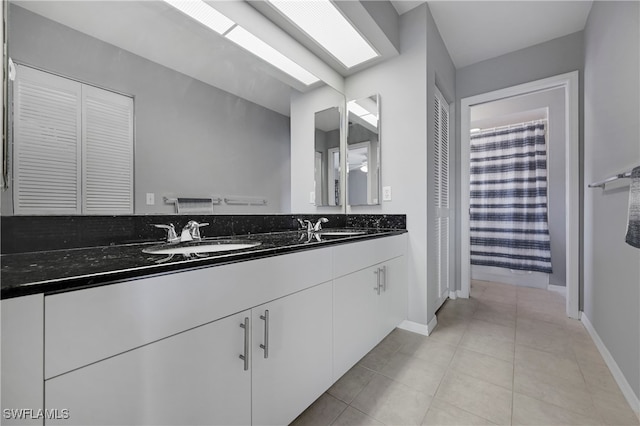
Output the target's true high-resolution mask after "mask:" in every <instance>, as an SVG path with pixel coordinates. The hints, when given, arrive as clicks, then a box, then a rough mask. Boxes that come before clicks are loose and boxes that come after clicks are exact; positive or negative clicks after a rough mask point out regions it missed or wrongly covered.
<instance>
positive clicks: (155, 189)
mask: <svg viewBox="0 0 640 426" xmlns="http://www.w3.org/2000/svg"><path fill="white" fill-rule="evenodd" d="M7 28H8V44H7V45H8V49H9V52H8V54H9V56H10V57H11V58H12V60H13V61H14V62H15V63H16V64H18V67H19V66H25V67H30V68H33V69H36V70H40V71H43V72H46V73H50V74H51V75H54V76H56V77H61V78H63V79H66V80H69V81H72V82H74V83H80V84H82V85H86V86H87V87H88V86H90V87H95V88H97V89H100V90H105V91H107V92H113V93H117V94H120V95H123V96H124V97H127V98H129V99H132V100H133V117H134V145H133V146H134V148H133V150H134V151H133V159H132V162H133V164H132V170H131V173H130V174H131V176H133V177H135V182H133V195H132V197H133V205H134V210H133V212H134V214H172V213H175V212H176V206H175V205H174V204H172V203H167V202H165V201H164V200H165V199H176V198H180V197H186V198H190V199H192V198H193V199H195V198H199V199H202V198H209V199H213V200H222V201H221V202H219V203H218V204H215V205H214V206H213V212H214V213H221V214H236V213H251V214H264V213H288V212H289V211H290V209H291V205H290V200H291V166H290V163H291V158H290V157H291V147H290V138H291V136H290V135H291V131H290V126H291V124H290V99H291V95H292V93H295V91H296V90H300V89H299V88H298V87H296V85H295V84H292V83H291V82H290V81H287V78H286V76H284V77H283V76H282V75H281V74H282V73H281V72H279V71H278V70H277V69H275V68H273V67H271V66H270V65H269V64H267V63H266V62H263V61H261V60H259V59H258V58H257V57H255V56H253V55H251V54H249V53H248V52H246V51H244V50H243V49H242V48H240V47H239V46H237V45H235V44H234V43H232V42H230V41H228V40H226V39H224V38H223V37H221V36H220V35H218V34H216V33H214V32H212V31H210V30H208V29H206V28H205V27H203V26H202V25H200V24H199V23H197V22H195V21H193V20H192V19H190V18H188V17H187V16H186V15H184V14H182V13H181V12H179V11H177V10H175V9H174V8H172V7H171V6H169V5H168V4H166V3H165V2H157V1H153V2H150V1H127V2H109V1H79V2H65V1H46V2H44V1H43V2H38V1H15V2H14V1H12V2H11V3H10V4H9V13H8V18H7ZM12 85H13V86H12ZM10 86H11V88H12V90H13V89H15V85H14V82H12V83H11V84H10ZM83 87H84V86H83ZM14 91H15V90H14ZM14 95H15V93H14ZM80 108H81V107H80ZM78 128H79V129H80V127H78ZM77 132H79V133H82V129H80V130H77ZM78 146H79V147H82V146H83V145H82V143H80V142H78ZM10 148H11V146H10ZM76 152H81V151H80V150H79V149H78V150H77V151H76ZM8 156H9V158H10V159H12V161H10V164H12V165H13V164H15V161H13V156H14V152H13V151H10V152H9V153H8ZM78 167H80V168H79V169H78V170H80V171H79V172H78V173H79V176H82V173H83V172H84V170H83V169H81V167H82V166H78ZM107 167H108V166H107ZM9 170H10V172H11V175H12V176H15V175H14V174H13V170H11V168H10V169H9ZM9 183H10V185H9V190H7V191H4V192H3V193H2V214H3V215H11V214H14V213H15V209H14V195H15V192H16V191H15V189H16V185H15V183H16V182H13V181H10V182H9ZM73 185H75V187H76V188H82V185H83V182H81V181H78V182H74V183H73ZM78 191H81V190H78ZM87 198H88V197H87ZM227 199H230V200H235V201H237V202H235V203H227V202H225V201H224V200H227ZM327 199H328V197H327ZM256 200H258V201H259V202H256ZM262 200H265V202H264V203H262ZM74 202H76V205H77V206H82V203H83V201H82V200H80V201H78V200H74ZM77 209H78V210H77V211H76V213H70V214H104V213H101V212H100V211H95V212H88V211H86V210H85V209H82V208H81V207H77ZM18 214H69V213H68V212H60V211H56V210H53V211H43V212H41V213H38V212H36V211H29V212H27V210H24V212H23V213H20V211H18ZM114 214H119V213H114Z"/></svg>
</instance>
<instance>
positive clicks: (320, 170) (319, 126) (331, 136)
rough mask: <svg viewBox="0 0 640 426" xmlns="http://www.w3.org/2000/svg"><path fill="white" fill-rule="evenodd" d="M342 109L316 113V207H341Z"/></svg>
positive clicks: (330, 109)
mask: <svg viewBox="0 0 640 426" xmlns="http://www.w3.org/2000/svg"><path fill="white" fill-rule="evenodd" d="M340 112H341V111H340V107H337V106H335V107H332V108H328V109H325V110H323V111H318V112H316V113H315V144H314V147H315V149H314V153H315V162H314V180H315V194H316V195H315V205H316V206H339V205H340Z"/></svg>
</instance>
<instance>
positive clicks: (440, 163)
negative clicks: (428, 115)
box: [434, 89, 451, 307]
mask: <svg viewBox="0 0 640 426" xmlns="http://www.w3.org/2000/svg"><path fill="white" fill-rule="evenodd" d="M434 118H435V138H434V141H435V142H434V144H435V146H434V173H435V191H434V197H435V206H436V216H435V221H436V223H435V228H436V236H437V282H438V290H439V292H438V295H439V299H438V304H437V306H438V307H440V306H441V305H442V304H443V303H444V302H445V301H446V300H447V297H448V296H449V291H450V283H451V256H450V240H449V235H450V232H449V231H450V215H451V210H450V205H449V105H448V104H447V102H446V101H445V100H444V97H443V96H442V94H441V93H440V92H439V91H437V89H436V96H435V105H434Z"/></svg>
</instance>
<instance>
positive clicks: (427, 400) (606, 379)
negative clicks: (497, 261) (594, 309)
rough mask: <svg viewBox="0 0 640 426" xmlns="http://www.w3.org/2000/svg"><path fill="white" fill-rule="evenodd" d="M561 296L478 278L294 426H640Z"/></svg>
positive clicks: (400, 334)
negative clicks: (427, 332) (433, 320)
mask: <svg viewBox="0 0 640 426" xmlns="http://www.w3.org/2000/svg"><path fill="white" fill-rule="evenodd" d="M564 306H565V301H564V298H563V296H561V295H560V294H558V293H553V292H549V291H546V290H540V289H533V288H526V287H514V286H510V285H505V284H498V283H490V282H485V281H474V282H473V283H472V286H471V298H470V299H457V300H449V301H447V302H446V303H445V305H444V306H443V307H442V309H440V311H439V312H438V326H437V327H436V329H435V330H434V332H433V333H432V334H431V336H429V337H425V336H421V335H419V334H415V333H411V332H408V331H404V330H400V329H396V330H394V331H393V332H392V333H391V334H389V335H388V336H387V337H386V338H385V339H384V340H383V341H382V342H381V343H380V344H379V345H378V346H376V347H375V348H374V349H373V350H372V351H371V352H369V353H368V354H367V355H366V356H365V357H364V358H362V360H360V362H359V363H358V364H357V365H355V366H354V367H353V368H352V369H351V370H349V371H348V372H347V373H346V374H345V375H344V376H343V377H342V378H341V379H340V380H338V382H337V383H335V384H334V385H333V386H332V387H331V389H329V390H328V391H327V392H326V393H324V394H323V395H322V396H321V397H320V398H318V400H317V401H316V402H314V403H313V404H312V405H311V406H310V407H309V408H308V409H307V410H306V411H305V412H304V413H302V414H301V415H300V416H299V417H298V418H297V419H296V420H295V421H294V422H293V425H295V426H300V425H382V424H386V425H421V424H422V425H438V424H439V425H476V424H477V425H490V424H499V425H503V424H507V425H508V424H513V425H638V424H639V420H638V417H637V416H636V414H635V413H634V412H633V411H632V410H631V408H630V407H629V405H628V404H627V402H626V400H625V398H624V396H623V395H622V392H621V391H620V389H619V388H618V386H617V384H616V382H615V381H614V379H613V377H612V376H611V373H610V372H609V370H608V368H607V366H606V364H605V363H604V361H603V359H602V357H601V356H600V353H599V352H598V349H597V348H596V346H595V345H594V343H593V341H592V339H591V337H590V336H589V334H588V333H587V331H586V330H585V328H584V326H583V325H582V323H580V322H579V321H576V320H571V319H568V318H566V317H565V315H564V309H565V308H564Z"/></svg>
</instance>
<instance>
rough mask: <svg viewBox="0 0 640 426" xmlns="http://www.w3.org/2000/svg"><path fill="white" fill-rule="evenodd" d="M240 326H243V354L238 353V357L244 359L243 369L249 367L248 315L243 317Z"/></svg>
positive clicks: (245, 369)
mask: <svg viewBox="0 0 640 426" xmlns="http://www.w3.org/2000/svg"><path fill="white" fill-rule="evenodd" d="M240 327H241V328H244V354H242V355H240V359H241V360H243V361H244V371H247V370H248V369H249V317H244V323H240Z"/></svg>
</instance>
